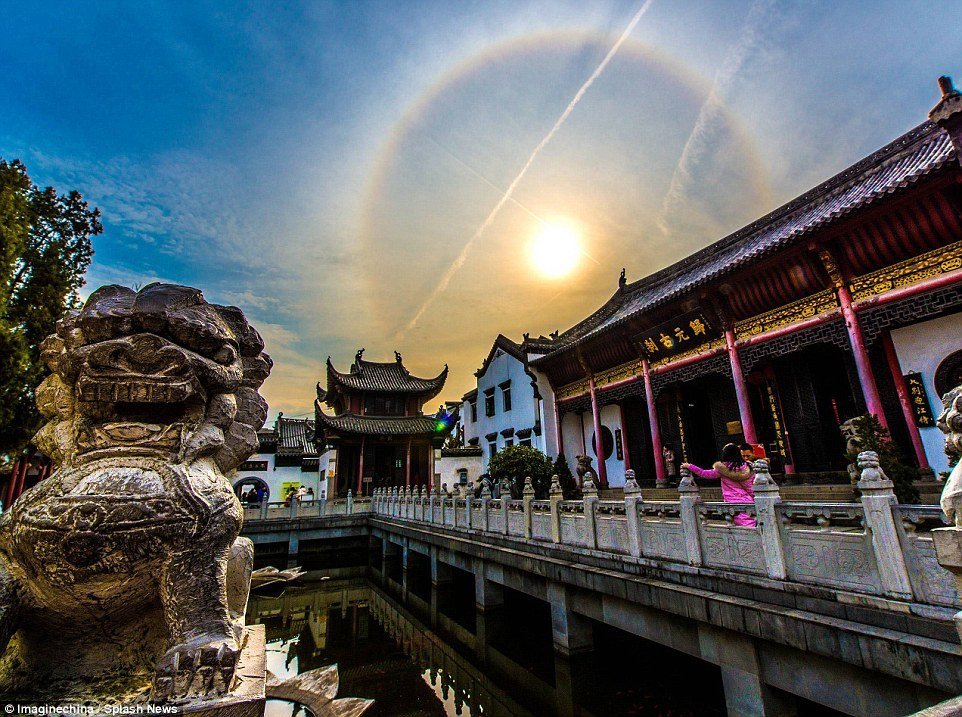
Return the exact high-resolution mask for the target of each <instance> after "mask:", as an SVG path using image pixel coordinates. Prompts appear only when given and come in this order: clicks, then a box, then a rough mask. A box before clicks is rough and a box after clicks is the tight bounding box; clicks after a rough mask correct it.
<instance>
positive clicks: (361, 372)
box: [327, 357, 448, 400]
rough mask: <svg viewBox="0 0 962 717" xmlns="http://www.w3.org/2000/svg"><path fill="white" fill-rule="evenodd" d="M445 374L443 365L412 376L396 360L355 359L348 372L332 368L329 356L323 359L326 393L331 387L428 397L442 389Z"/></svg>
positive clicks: (445, 377) (445, 368)
mask: <svg viewBox="0 0 962 717" xmlns="http://www.w3.org/2000/svg"><path fill="white" fill-rule="evenodd" d="M447 377H448V367H447V364H445V366H444V370H443V371H441V373H439V374H438V375H437V376H435V377H434V378H418V377H417V376H412V375H411V374H410V373H409V372H408V370H407V369H406V368H404V364H403V363H401V362H400V361H389V362H385V363H378V362H375V361H364V360H363V359H361V360H358V361H355V362H354V363H353V364H352V365H351V370H350V372H349V373H342V372H340V371H338V370H337V369H336V368H334V364H332V363H331V359H330V357H328V359H327V386H328V391H329V392H330V390H331V389H333V388H334V387H335V386H340V387H342V388H344V389H346V390H347V391H377V392H382V393H410V394H421V395H424V396H426V398H425V400H429V399H431V398H433V397H434V396H437V395H438V394H439V393H440V392H441V389H442V388H444V382H445V380H447Z"/></svg>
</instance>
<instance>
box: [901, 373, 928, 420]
mask: <svg viewBox="0 0 962 717" xmlns="http://www.w3.org/2000/svg"><path fill="white" fill-rule="evenodd" d="M904 378H905V385H906V387H908V390H909V403H911V404H912V413H913V414H915V425H916V426H918V427H919V428H931V427H932V426H934V425H935V417H934V416H933V415H932V407H931V406H930V405H929V396H928V394H927V393H926V392H925V384H924V383H923V382H922V374H920V373H917V372H914V371H913V372H912V373H907V374H905V376H904Z"/></svg>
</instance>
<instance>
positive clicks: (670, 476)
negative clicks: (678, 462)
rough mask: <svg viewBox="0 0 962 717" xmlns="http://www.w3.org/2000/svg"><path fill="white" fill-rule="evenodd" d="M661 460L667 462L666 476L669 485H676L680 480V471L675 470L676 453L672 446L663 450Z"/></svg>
mask: <svg viewBox="0 0 962 717" xmlns="http://www.w3.org/2000/svg"><path fill="white" fill-rule="evenodd" d="M661 458H662V460H663V461H664V462H665V476H666V477H667V480H668V482H669V483H671V484H674V483H676V482H677V480H678V471H677V469H676V468H675V452H674V451H673V450H672V449H671V446H665V447H664V448H662V449H661Z"/></svg>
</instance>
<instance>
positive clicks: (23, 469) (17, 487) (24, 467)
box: [9, 458, 30, 505]
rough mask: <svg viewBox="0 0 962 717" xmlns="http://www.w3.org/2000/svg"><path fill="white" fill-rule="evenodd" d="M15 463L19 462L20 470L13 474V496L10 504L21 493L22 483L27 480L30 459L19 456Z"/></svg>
mask: <svg viewBox="0 0 962 717" xmlns="http://www.w3.org/2000/svg"><path fill="white" fill-rule="evenodd" d="M17 463H18V464H19V467H20V470H19V471H18V472H17V473H15V474H14V476H13V477H14V478H15V480H16V482H15V483H14V486H13V498H12V499H11V501H10V503H9V504H10V505H12V504H13V503H15V502H16V501H17V498H19V497H20V495H21V493H23V484H24V482H25V481H26V480H27V471H28V470H30V461H29V460H27V459H26V458H21V459H20V460H19V461H17Z"/></svg>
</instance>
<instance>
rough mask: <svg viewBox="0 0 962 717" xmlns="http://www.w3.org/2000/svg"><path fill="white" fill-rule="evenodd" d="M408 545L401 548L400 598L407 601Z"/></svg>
mask: <svg viewBox="0 0 962 717" xmlns="http://www.w3.org/2000/svg"><path fill="white" fill-rule="evenodd" d="M408 550H409V548H408V546H406V545H405V546H404V547H402V548H401V599H402V600H403V601H404V603H405V604H407V601H408Z"/></svg>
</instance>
